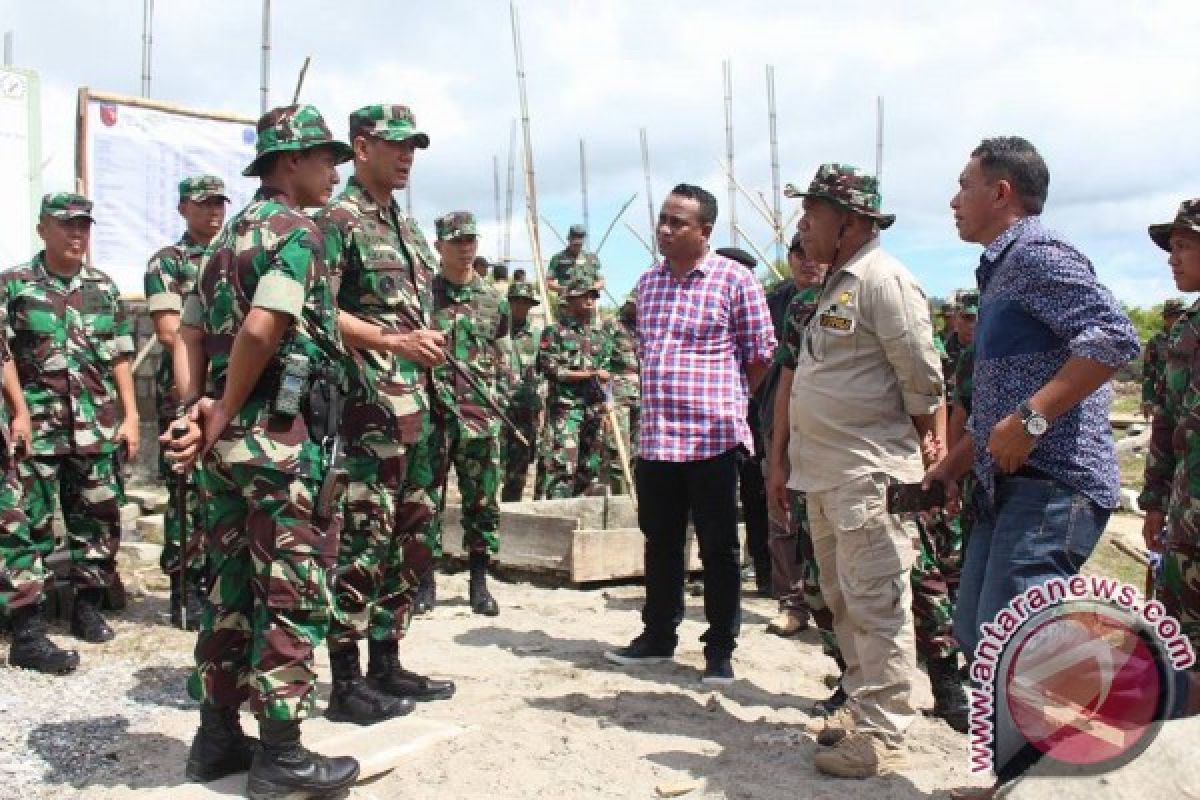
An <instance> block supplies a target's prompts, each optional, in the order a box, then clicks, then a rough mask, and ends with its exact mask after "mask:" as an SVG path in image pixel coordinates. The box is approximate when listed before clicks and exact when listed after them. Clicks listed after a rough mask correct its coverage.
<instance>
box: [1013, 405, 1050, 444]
mask: <svg viewBox="0 0 1200 800" xmlns="http://www.w3.org/2000/svg"><path fill="white" fill-rule="evenodd" d="M1017 413H1018V414H1020V415H1021V424H1022V425H1024V426H1025V432H1026V433H1028V434H1029V435H1030V436H1032V437H1033V438H1035V439H1037V438H1038V437H1040V436H1042V435H1043V434H1044V433H1045V432H1046V431H1047V429H1049V427H1050V422H1049V421H1048V420H1047V419H1046V418H1045V417H1043V416H1042V415H1041V414H1039V413H1038V412H1036V411H1034V410H1033V409H1032V408H1030V407H1029V403H1027V402H1026V403H1021V405H1020V406H1018V407H1017Z"/></svg>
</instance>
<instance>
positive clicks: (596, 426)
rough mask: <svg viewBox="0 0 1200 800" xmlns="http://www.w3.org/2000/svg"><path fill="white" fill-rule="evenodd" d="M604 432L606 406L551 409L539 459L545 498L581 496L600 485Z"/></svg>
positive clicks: (542, 490)
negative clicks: (597, 484) (597, 482)
mask: <svg viewBox="0 0 1200 800" xmlns="http://www.w3.org/2000/svg"><path fill="white" fill-rule="evenodd" d="M603 430H604V409H603V406H600V405H592V406H566V407H563V406H556V407H551V408H550V409H549V410H547V412H546V427H545V429H544V430H543V431H542V442H541V445H542V446H541V453H540V454H539V459H538V460H539V462H540V463H541V471H542V485H541V492H542V496H543V497H545V498H547V499H554V498H559V497H578V496H579V495H581V494H584V493H585V492H587V491H588V490H589V489H590V488H591V487H592V486H593V485H594V484H595V483H596V480H597V478H598V477H599V475H600V461H601V448H603V447H604V444H603V441H602V438H601V434H602V433H603ZM618 469H620V468H619V467H618Z"/></svg>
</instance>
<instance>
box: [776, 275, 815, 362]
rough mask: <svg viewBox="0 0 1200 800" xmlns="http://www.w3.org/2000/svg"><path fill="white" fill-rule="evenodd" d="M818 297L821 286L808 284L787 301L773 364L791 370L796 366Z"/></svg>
mask: <svg viewBox="0 0 1200 800" xmlns="http://www.w3.org/2000/svg"><path fill="white" fill-rule="evenodd" d="M820 297H821V287H820V286H810V287H808V288H807V289H801V290H800V291H799V292H796V295H795V296H794V297H793V298H792V302H790V303H788V309H787V316H786V317H785V319H784V321H783V335H782V336H780V337H779V346H778V347H776V349H775V364H777V365H779V366H781V367H786V368H787V369H791V370H794V369H795V368H796V364H797V360H798V359H799V357H800V348H801V347H803V346H804V329H805V327H806V326H807V325H808V320H809V318H811V317H812V315H813V313H814V312H815V311H816V310H817V300H819V299H820Z"/></svg>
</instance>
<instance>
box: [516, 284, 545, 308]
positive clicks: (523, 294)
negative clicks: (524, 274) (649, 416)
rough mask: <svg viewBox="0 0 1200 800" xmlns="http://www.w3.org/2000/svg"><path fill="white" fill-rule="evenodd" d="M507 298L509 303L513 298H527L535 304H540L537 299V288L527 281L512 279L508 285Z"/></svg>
mask: <svg viewBox="0 0 1200 800" xmlns="http://www.w3.org/2000/svg"><path fill="white" fill-rule="evenodd" d="M508 300H509V302H510V303H511V302H512V301H513V300H528V301H529V302H531V303H533V304H534V305H535V306H540V305H541V304H542V301H541V300H539V299H538V296H537V290H536V289H534V288H533V284H532V283H529V282H528V281H513V282H512V283H510V284H509V285H508Z"/></svg>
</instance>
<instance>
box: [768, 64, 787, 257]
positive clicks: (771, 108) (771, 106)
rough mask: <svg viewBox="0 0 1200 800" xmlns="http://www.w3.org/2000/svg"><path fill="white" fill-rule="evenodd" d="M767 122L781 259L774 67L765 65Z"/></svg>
mask: <svg viewBox="0 0 1200 800" xmlns="http://www.w3.org/2000/svg"><path fill="white" fill-rule="evenodd" d="M767 123H768V125H769V127H770V130H771V212H772V213H771V227H772V228H773V229H774V230H775V260H776V261H777V262H782V261H783V200H782V198H783V195H782V194H781V193H780V190H779V136H778V135H777V132H776V114H775V67H773V66H771V65H770V64H768V65H767Z"/></svg>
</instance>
